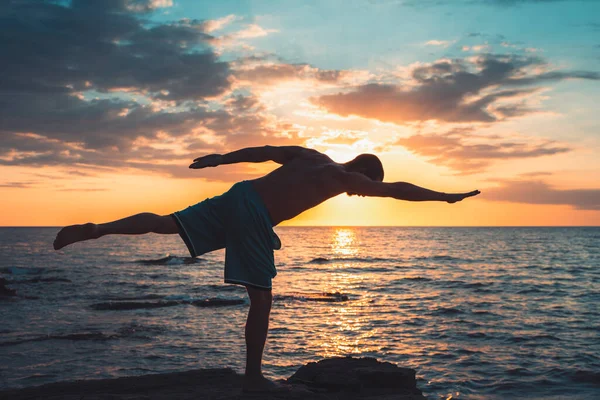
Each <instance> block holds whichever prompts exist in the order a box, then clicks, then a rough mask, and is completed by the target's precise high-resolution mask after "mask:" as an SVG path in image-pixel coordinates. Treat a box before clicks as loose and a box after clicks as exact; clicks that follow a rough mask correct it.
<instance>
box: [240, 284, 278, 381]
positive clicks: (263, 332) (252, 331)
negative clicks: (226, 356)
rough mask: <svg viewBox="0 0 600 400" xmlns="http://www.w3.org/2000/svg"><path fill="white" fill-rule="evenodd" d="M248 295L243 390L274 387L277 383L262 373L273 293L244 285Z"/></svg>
mask: <svg viewBox="0 0 600 400" xmlns="http://www.w3.org/2000/svg"><path fill="white" fill-rule="evenodd" d="M246 289H247V290H248V296H249V297H250V311H249V312H248V320H247V322H246V332H245V333H246V373H245V376H244V390H247V391H252V390H256V391H260V390H269V389H273V388H276V387H277V385H276V384H275V383H273V382H271V381H269V380H268V379H267V378H265V377H264V376H263V374H262V355H263V350H264V348H265V342H266V341H267V332H268V331H269V314H270V312H271V303H272V302H273V293H272V292H271V291H270V290H261V289H255V288H252V287H248V286H247V287H246Z"/></svg>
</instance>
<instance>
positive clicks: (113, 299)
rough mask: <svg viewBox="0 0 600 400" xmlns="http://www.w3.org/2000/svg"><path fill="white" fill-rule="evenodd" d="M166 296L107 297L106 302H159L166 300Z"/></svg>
mask: <svg viewBox="0 0 600 400" xmlns="http://www.w3.org/2000/svg"><path fill="white" fill-rule="evenodd" d="M164 298H165V296H162V295H160V294H146V295H143V296H119V297H107V298H105V300H109V301H134V300H157V299H164Z"/></svg>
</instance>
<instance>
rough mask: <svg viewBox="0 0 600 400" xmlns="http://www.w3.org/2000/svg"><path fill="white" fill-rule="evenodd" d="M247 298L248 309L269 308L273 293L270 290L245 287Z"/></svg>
mask: <svg viewBox="0 0 600 400" xmlns="http://www.w3.org/2000/svg"><path fill="white" fill-rule="evenodd" d="M246 290H247V291H248V297H250V307H253V306H254V307H261V308H265V307H268V308H270V307H271V303H272V302H273V292H271V290H262V289H256V288H253V287H249V286H246Z"/></svg>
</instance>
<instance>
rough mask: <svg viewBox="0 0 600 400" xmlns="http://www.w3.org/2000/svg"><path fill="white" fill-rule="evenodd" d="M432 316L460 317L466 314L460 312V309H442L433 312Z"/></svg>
mask: <svg viewBox="0 0 600 400" xmlns="http://www.w3.org/2000/svg"><path fill="white" fill-rule="evenodd" d="M429 314H430V315H458V314H464V311H462V310H459V309H458V308H453V307H440V308H438V309H436V310H432V311H431V312H430V313H429Z"/></svg>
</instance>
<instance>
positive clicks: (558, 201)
mask: <svg viewBox="0 0 600 400" xmlns="http://www.w3.org/2000/svg"><path fill="white" fill-rule="evenodd" d="M483 192H484V194H483V195H482V196H483V197H482V198H484V199H485V200H495V201H508V202H512V203H527V204H555V205H569V206H571V207H573V208H576V209H578V210H600V189H565V190H561V189H555V188H553V187H552V186H550V185H548V184H547V183H545V182H543V181H507V182H503V183H502V185H501V186H500V187H498V188H492V189H486V190H484V191H483Z"/></svg>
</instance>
